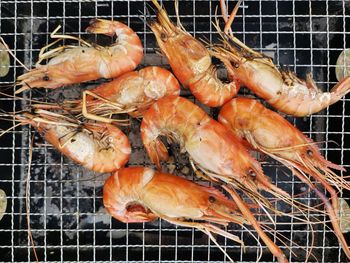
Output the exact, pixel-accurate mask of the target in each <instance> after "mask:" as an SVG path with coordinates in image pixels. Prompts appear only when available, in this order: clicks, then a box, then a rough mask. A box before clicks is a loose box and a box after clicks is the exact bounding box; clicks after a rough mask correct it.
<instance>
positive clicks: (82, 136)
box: [15, 109, 131, 173]
mask: <svg viewBox="0 0 350 263" xmlns="http://www.w3.org/2000/svg"><path fill="white" fill-rule="evenodd" d="M15 117H16V119H17V120H18V121H19V122H20V123H21V124H30V125H31V126H32V127H34V128H35V129H36V130H37V131H38V132H39V133H40V134H41V135H42V136H43V137H44V139H45V140H46V141H47V142H48V143H50V144H51V145H52V146H53V147H55V148H56V149H57V150H59V151H60V152H61V153H62V154H64V155H65V156H67V157H68V158H69V159H71V160H73V161H74V162H76V163H78V164H80V165H82V166H84V167H86V168H88V169H90V170H92V171H95V172H102V173H106V172H113V171H116V170H117V169H119V168H121V167H122V166H124V165H125V164H126V163H127V161H128V160H129V155H130V153H131V148H130V144H129V140H128V137H127V136H126V135H125V134H124V133H123V132H122V131H121V130H120V129H118V128H117V127H116V126H114V125H111V124H105V123H83V124H81V123H78V122H77V121H76V120H75V119H72V118H68V117H65V116H61V115H59V114H56V113H53V112H49V111H46V110H41V109H39V110H36V111H35V113H34V114H32V113H29V112H23V113H21V114H19V113H17V114H16V115H15Z"/></svg>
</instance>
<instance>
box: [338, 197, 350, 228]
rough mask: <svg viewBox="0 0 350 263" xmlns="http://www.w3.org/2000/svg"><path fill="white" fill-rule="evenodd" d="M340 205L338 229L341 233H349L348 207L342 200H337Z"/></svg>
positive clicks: (349, 215) (349, 211)
mask: <svg viewBox="0 0 350 263" xmlns="http://www.w3.org/2000/svg"><path fill="white" fill-rule="evenodd" d="M339 204H340V213H339V214H340V216H339V218H340V229H341V231H342V232H343V233H347V232H350V207H349V204H348V203H347V202H346V201H345V200H344V199H343V198H339Z"/></svg>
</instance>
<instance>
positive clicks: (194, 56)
mask: <svg viewBox="0 0 350 263" xmlns="http://www.w3.org/2000/svg"><path fill="white" fill-rule="evenodd" d="M152 2H153V3H154V5H155V6H156V8H157V9H158V22H157V21H152V23H151V24H150V28H151V30H152V31H153V33H154V35H155V37H156V39H157V42H158V45H159V47H160V49H161V51H162V53H163V55H164V56H165V57H166V58H167V60H168V62H169V64H170V66H171V69H172V70H173V72H174V74H175V76H176V77H177V78H178V79H179V81H180V82H181V84H182V85H184V86H185V87H188V88H189V89H190V90H191V92H192V94H193V95H194V96H195V97H196V98H197V99H198V100H199V101H200V102H202V103H204V104H206V105H208V106H211V107H217V106H221V105H223V104H224V103H225V102H226V101H228V100H229V99H231V98H232V97H233V96H235V95H236V94H237V92H238V85H237V83H236V81H235V80H234V79H232V81H231V82H230V83H226V84H225V83H223V82H221V81H220V80H219V79H218V77H217V73H216V69H215V66H214V65H212V62H211V56H210V54H209V52H208V50H207V49H206V47H205V46H204V45H203V44H202V43H201V42H199V41H198V40H196V39H195V38H194V37H192V36H191V35H190V34H188V33H187V32H186V31H185V29H184V28H183V27H182V26H181V25H179V26H175V25H174V24H173V23H172V22H171V21H170V19H169V17H168V15H167V13H166V11H165V10H164V9H163V8H162V7H161V6H160V5H159V4H158V2H157V0H152Z"/></svg>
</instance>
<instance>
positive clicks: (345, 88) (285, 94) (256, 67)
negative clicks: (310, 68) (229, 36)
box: [212, 37, 350, 117]
mask: <svg viewBox="0 0 350 263" xmlns="http://www.w3.org/2000/svg"><path fill="white" fill-rule="evenodd" d="M224 38H226V37H224ZM232 42H233V43H231V42H229V41H226V40H225V43H226V45H225V46H223V47H220V46H216V47H214V48H213V50H214V51H213V53H212V54H213V55H214V56H216V57H218V58H219V59H221V60H222V61H226V62H225V65H226V67H227V68H230V69H231V71H232V72H233V74H234V76H235V78H237V80H238V81H239V82H240V83H241V84H243V85H244V86H246V87H247V88H248V89H250V90H251V91H252V92H254V93H255V94H256V95H257V96H259V97H261V98H263V99H264V100H265V101H266V102H268V103H269V104H270V105H272V106H273V107H274V108H276V109H277V110H279V111H281V112H283V113H286V114H290V115H293V116H298V117H303V116H308V115H311V114H313V113H317V112H319V111H321V110H323V109H325V108H327V107H328V106H330V105H332V104H334V103H336V102H337V101H339V100H340V99H341V98H342V97H343V96H345V95H346V94H347V93H348V92H349V91H350V77H347V78H344V79H343V80H342V81H340V82H339V83H338V84H337V85H335V86H334V87H333V89H332V90H331V91H330V92H323V91H321V90H320V89H319V88H318V87H317V86H316V84H315V82H314V80H313V79H312V78H311V76H310V75H309V76H308V77H307V79H306V80H302V79H299V78H298V77H297V76H296V75H295V74H294V73H292V72H285V71H282V70H280V69H278V68H277V67H276V66H275V65H274V64H273V62H272V61H271V59H270V58H267V57H266V56H264V55H263V54H261V53H258V52H256V51H252V50H251V49H249V48H248V47H246V46H245V45H244V44H242V43H241V42H240V41H239V40H237V39H236V38H233V41H232ZM235 45H238V46H239V47H240V48H241V49H239V48H237V47H236V46H235Z"/></svg>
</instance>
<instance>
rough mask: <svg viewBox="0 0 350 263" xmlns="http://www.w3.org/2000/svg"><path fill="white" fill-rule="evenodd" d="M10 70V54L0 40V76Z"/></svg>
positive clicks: (3, 75)
mask: <svg viewBox="0 0 350 263" xmlns="http://www.w3.org/2000/svg"><path fill="white" fill-rule="evenodd" d="M9 70H10V55H9V53H8V52H7V48H6V47H5V46H4V45H3V44H2V43H1V42H0V77H5V76H6V75H7V73H9Z"/></svg>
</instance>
